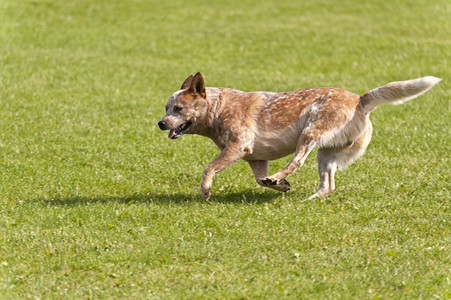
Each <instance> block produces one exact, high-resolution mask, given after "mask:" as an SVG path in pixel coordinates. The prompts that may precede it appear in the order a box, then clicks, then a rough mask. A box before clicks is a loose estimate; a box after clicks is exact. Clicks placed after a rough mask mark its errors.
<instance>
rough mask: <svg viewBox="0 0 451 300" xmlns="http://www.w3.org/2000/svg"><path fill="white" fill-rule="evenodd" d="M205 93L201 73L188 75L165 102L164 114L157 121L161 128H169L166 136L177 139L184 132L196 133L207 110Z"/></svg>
mask: <svg viewBox="0 0 451 300" xmlns="http://www.w3.org/2000/svg"><path fill="white" fill-rule="evenodd" d="M206 98H207V94H206V91H205V82H204V78H203V77H202V74H200V73H197V74H196V75H194V76H193V75H190V76H189V77H188V78H186V80H185V81H184V82H183V84H182V87H181V89H180V90H179V91H177V92H175V93H174V94H172V96H171V97H169V100H168V102H167V103H166V115H165V116H164V117H163V118H162V119H161V121H160V122H158V127H160V129H161V130H169V135H168V138H170V139H178V138H179V137H181V136H182V135H184V134H185V133H196V128H197V127H198V126H201V124H200V123H202V120H203V119H204V118H205V115H206V111H207V101H206Z"/></svg>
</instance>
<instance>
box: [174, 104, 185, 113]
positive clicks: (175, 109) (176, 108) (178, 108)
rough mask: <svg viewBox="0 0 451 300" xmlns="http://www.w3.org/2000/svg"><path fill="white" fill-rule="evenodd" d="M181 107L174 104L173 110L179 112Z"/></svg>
mask: <svg viewBox="0 0 451 300" xmlns="http://www.w3.org/2000/svg"><path fill="white" fill-rule="evenodd" d="M182 109H183V107H181V106H178V105H176V106H174V112H181V111H182Z"/></svg>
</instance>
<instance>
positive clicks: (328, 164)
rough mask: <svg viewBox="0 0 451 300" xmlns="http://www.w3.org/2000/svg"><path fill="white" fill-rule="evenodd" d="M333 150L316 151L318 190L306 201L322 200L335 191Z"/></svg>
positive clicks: (335, 165)
mask: <svg viewBox="0 0 451 300" xmlns="http://www.w3.org/2000/svg"><path fill="white" fill-rule="evenodd" d="M334 154H335V153H333V150H330V149H319V150H318V171H319V178H320V183H319V188H318V191H317V192H316V193H315V194H313V195H312V196H310V197H309V198H308V200H311V199H314V198H317V197H320V198H324V197H326V196H327V195H329V194H330V193H332V192H333V190H335V172H336V171H337V162H336V161H335V159H334Z"/></svg>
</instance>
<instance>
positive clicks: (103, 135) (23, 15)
mask: <svg viewBox="0 0 451 300" xmlns="http://www.w3.org/2000/svg"><path fill="white" fill-rule="evenodd" d="M450 12H451V4H450V3H449V1H446V0H436V1H433V2H431V1H426V0H396V1H391V2H387V1H381V0H369V1H357V0H344V1H340V2H339V3H338V2H336V1H330V0H321V1H313V0H311V1H310V0H309V1H291V2H284V1H279V2H276V1H269V0H263V1H251V0H244V1H232V2H230V1H210V2H206V1H200V0H194V1H189V2H186V1H180V0H175V1H156V0H150V1H144V0H142V1H141V0H134V1H118V0H117V1H114V0H111V1H87V0H80V1H65V0H61V1H45V0H34V1H32V0H26V1H13V0H3V1H1V2H0V24H1V26H0V170H1V171H0V204H1V207H2V208H1V209H0V298H2V299H20V298H27V299H66V298H71V299H74V298H75V299H77V298H93V299H111V298H129V299H142V298H169V299H191V298H199V299H201V298H202V299H203V298H233V299H242V298H277V299H279V298H282V299H283V298H306V299H313V298H316V299H350V298H354V299H403V298H404V299H411V298H418V299H432V298H439V299H449V298H450V297H451V277H450V276H449V274H450V269H451V264H450V261H451V259H450V258H451V257H450V253H451V251H450V250H451V249H450V243H451V240H450V236H451V234H450V233H451V231H450V191H449V189H450V184H449V183H450V162H449V156H450V134H449V128H450V122H449V120H450V106H449V99H450V96H451V85H450V83H449V75H450V73H449V70H450V65H449V61H450V60H451V56H450V54H449V49H450V47H451V40H450V36H451V31H450V28H451V21H450V19H449V15H450ZM197 71H201V72H203V74H204V76H205V78H206V81H207V84H208V85H209V86H228V87H235V88H239V89H243V90H248V91H250V90H271V91H286V90H293V89H297V88H303V87H313V86H335V87H342V88H346V89H349V90H351V91H354V92H357V93H364V92H366V91H368V90H370V89H372V88H375V87H377V86H381V85H383V84H385V83H387V82H389V81H393V80H404V79H410V78H415V77H419V76H424V75H435V76H438V77H442V78H444V80H443V81H442V82H441V83H440V84H439V85H438V86H437V87H435V88H434V89H433V90H431V91H430V92H428V93H427V94H425V95H424V96H421V97H420V98H419V99H416V100H414V101H412V102H409V103H408V104H405V105H402V106H397V107H392V106H390V107H389V106H385V107H380V108H379V109H378V110H377V111H375V112H374V113H372V115H371V117H372V120H373V124H374V134H373V140H372V142H371V144H370V147H369V148H368V151H367V153H366V155H365V156H364V157H363V158H362V159H360V160H359V161H357V162H356V163H354V164H353V165H352V166H350V167H349V168H348V169H347V170H345V171H344V172H340V173H339V174H338V175H337V190H336V191H335V193H334V194H332V195H331V196H330V197H328V198H327V199H324V200H315V201H311V202H306V203H300V201H299V200H302V199H305V198H306V197H308V196H309V195H310V194H312V193H313V192H314V191H315V190H316V187H317V183H318V179H317V174H316V173H317V171H316V160H315V158H314V156H315V155H314V154H311V155H310V157H309V159H308V160H307V163H306V165H305V166H304V167H303V168H302V169H301V170H298V171H297V173H296V174H295V175H293V176H292V177H291V179H290V182H291V184H292V187H293V191H292V192H290V193H287V194H279V193H277V192H274V191H271V190H265V189H263V188H261V187H259V186H257V184H256V183H255V182H254V181H253V178H252V174H251V171H250V169H249V167H248V166H247V165H246V164H244V163H242V162H241V163H238V164H236V165H234V166H232V167H231V168H230V169H228V170H226V171H224V172H222V173H220V174H218V176H217V178H216V180H215V182H214V185H213V191H212V194H213V196H212V200H211V201H210V202H203V201H202V200H201V199H200V197H199V196H198V190H199V183H200V180H201V174H202V171H203V168H204V167H205V166H206V164H207V163H208V162H209V161H211V160H212V159H213V158H214V157H215V155H217V153H218V151H217V150H216V148H215V146H214V145H213V143H212V142H210V141H208V140H206V139H203V138H201V137H196V136H186V137H184V138H182V139H181V140H178V141H176V142H173V141H169V140H168V139H167V138H166V134H164V133H162V132H160V131H159V130H158V128H157V126H156V123H157V121H158V120H159V119H160V118H161V116H162V114H163V112H164V103H165V101H166V99H167V97H168V96H169V95H170V94H171V93H172V92H173V91H175V90H176V89H177V88H178V87H179V86H180V84H181V83H182V81H183V80H184V79H185V78H186V76H187V75H189V74H192V73H195V72H197ZM288 159H289V158H284V159H281V160H278V161H275V162H273V163H272V165H271V171H273V172H274V171H276V170H278V169H280V168H281V167H283V166H284V165H285V164H286V163H287V161H288Z"/></svg>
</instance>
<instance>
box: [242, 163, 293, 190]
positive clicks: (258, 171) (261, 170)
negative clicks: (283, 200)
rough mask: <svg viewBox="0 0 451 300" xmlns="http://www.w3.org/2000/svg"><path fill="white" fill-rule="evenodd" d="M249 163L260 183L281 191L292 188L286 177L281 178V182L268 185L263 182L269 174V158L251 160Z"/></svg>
mask: <svg viewBox="0 0 451 300" xmlns="http://www.w3.org/2000/svg"><path fill="white" fill-rule="evenodd" d="M248 163H249V166H250V167H251V169H252V171H253V172H254V176H255V180H256V181H257V183H258V184H259V185H261V186H264V187H268V188H271V189H274V190H277V191H280V192H287V191H289V190H290V189H291V187H290V184H289V183H288V181H286V180H285V179H283V180H280V182H274V184H272V185H266V184H264V183H263V181H262V180H263V179H264V178H266V177H268V175H269V162H268V161H267V160H250V161H248Z"/></svg>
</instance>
